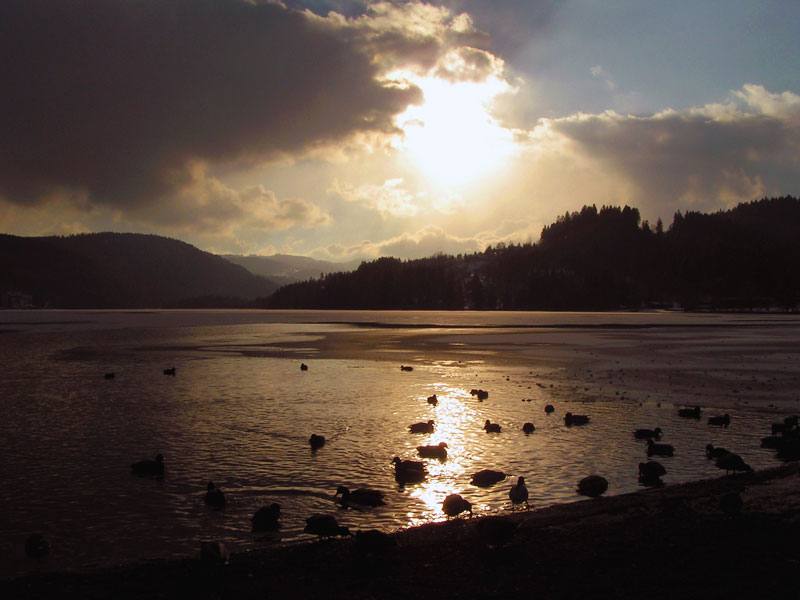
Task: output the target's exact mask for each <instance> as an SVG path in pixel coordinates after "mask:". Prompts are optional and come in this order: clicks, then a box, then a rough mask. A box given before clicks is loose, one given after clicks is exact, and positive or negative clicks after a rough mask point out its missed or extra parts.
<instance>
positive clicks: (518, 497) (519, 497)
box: [508, 477, 530, 509]
mask: <svg viewBox="0 0 800 600" xmlns="http://www.w3.org/2000/svg"><path fill="white" fill-rule="evenodd" d="M508 498H509V500H511V508H512V509H513V508H514V507H516V506H517V504H525V508H530V506H529V505H528V488H527V487H525V478H524V477H520V478H519V479H517V483H516V485H512V486H511V489H510V490H509V491H508Z"/></svg>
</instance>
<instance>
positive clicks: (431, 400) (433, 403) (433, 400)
mask: <svg viewBox="0 0 800 600" xmlns="http://www.w3.org/2000/svg"><path fill="white" fill-rule="evenodd" d="M438 403H439V399H438V398H437V397H436V394H433V395H432V396H428V404H430V405H431V406H436V405H437V404H438Z"/></svg>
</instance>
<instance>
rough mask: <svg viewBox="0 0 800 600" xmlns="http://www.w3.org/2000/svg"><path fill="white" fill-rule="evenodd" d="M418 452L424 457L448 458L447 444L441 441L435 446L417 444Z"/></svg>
mask: <svg viewBox="0 0 800 600" xmlns="http://www.w3.org/2000/svg"><path fill="white" fill-rule="evenodd" d="M417 452H419V455H420V456H421V457H422V458H437V459H439V460H446V459H447V444H446V443H445V442H439V443H438V444H436V445H435V446H417Z"/></svg>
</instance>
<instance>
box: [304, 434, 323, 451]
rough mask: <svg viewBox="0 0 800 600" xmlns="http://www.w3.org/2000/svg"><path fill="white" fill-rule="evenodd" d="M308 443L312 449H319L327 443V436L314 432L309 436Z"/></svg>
mask: <svg viewBox="0 0 800 600" xmlns="http://www.w3.org/2000/svg"><path fill="white" fill-rule="evenodd" d="M308 443H309V444H310V445H311V449H312V450H319V449H320V448H322V447H323V446H324V445H325V436H324V435H317V434H316V433H312V434H311V437H310V438H308Z"/></svg>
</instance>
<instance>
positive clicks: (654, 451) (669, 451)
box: [647, 440, 675, 456]
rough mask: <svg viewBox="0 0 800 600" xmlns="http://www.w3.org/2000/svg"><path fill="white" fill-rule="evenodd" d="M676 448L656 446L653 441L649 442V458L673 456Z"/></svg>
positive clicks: (667, 445) (663, 445)
mask: <svg viewBox="0 0 800 600" xmlns="http://www.w3.org/2000/svg"><path fill="white" fill-rule="evenodd" d="M674 453H675V448H674V447H672V446H670V445H669V444H656V443H655V442H654V441H653V440H647V456H672V455H673V454H674Z"/></svg>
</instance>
